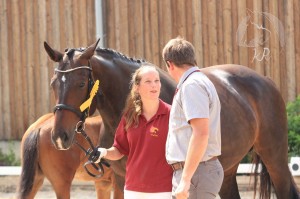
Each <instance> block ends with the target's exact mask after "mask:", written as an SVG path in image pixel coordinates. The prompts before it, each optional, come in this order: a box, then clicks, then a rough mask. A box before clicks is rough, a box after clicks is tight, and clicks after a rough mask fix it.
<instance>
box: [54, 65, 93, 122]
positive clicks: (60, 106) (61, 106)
mask: <svg viewBox="0 0 300 199" xmlns="http://www.w3.org/2000/svg"><path fill="white" fill-rule="evenodd" d="M79 69H87V70H89V71H92V68H91V67H90V66H80V67H77V68H71V69H68V70H59V69H57V68H56V69H54V71H55V72H59V73H69V72H73V71H75V70H79ZM88 81H89V83H88V95H89V93H90V91H91V89H92V87H93V84H94V80H93V78H92V75H91V72H90V74H89V80H88ZM88 98H89V96H87V97H86V99H88ZM63 109H65V110H69V111H71V112H73V113H75V114H76V115H77V116H78V117H79V118H80V120H81V121H82V122H84V121H85V119H86V118H87V117H88V116H89V108H87V109H86V110H84V111H83V112H81V111H80V109H78V108H74V107H73V106H70V105H67V104H56V105H55V106H54V109H53V112H54V113H55V112H56V111H57V110H63Z"/></svg>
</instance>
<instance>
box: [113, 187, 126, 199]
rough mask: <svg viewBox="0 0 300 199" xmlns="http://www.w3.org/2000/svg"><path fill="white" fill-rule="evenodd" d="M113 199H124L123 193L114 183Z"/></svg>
mask: <svg viewBox="0 0 300 199" xmlns="http://www.w3.org/2000/svg"><path fill="white" fill-rule="evenodd" d="M114 199H124V192H123V190H122V189H120V187H119V186H118V185H117V184H115V183H114Z"/></svg>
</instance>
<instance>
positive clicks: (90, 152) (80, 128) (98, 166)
mask: <svg viewBox="0 0 300 199" xmlns="http://www.w3.org/2000/svg"><path fill="white" fill-rule="evenodd" d="M84 127H85V126H84V123H83V122H81V121H79V122H78V123H77V125H76V130H75V132H76V133H78V134H81V135H82V136H83V137H84V139H85V140H86V141H87V142H88V143H89V145H90V148H88V149H87V150H86V149H85V148H84V147H83V146H81V145H80V144H79V143H78V142H77V140H76V139H75V144H76V145H77V146H78V147H79V148H80V149H81V150H82V151H84V153H85V157H88V161H87V162H86V163H84V165H83V167H84V169H85V171H86V172H87V173H88V174H89V175H90V176H92V177H95V178H100V177H102V176H103V175H104V169H103V164H104V165H105V166H106V167H110V165H109V163H108V162H106V161H105V160H104V159H101V160H100V162H99V163H95V162H94V161H93V160H94V158H95V154H96V153H97V151H98V147H99V146H97V147H94V145H93V143H92V141H91V139H90V137H89V136H88V135H87V134H86V132H85V131H84ZM89 165H91V166H92V167H93V168H94V169H95V170H96V171H98V172H99V174H93V173H92V172H91V171H90V170H89V169H88V166H89Z"/></svg>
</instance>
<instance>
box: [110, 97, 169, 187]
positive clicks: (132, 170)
mask: <svg viewBox="0 0 300 199" xmlns="http://www.w3.org/2000/svg"><path fill="white" fill-rule="evenodd" d="M170 108H171V107H170V105H169V104H166V103H165V102H163V101H161V100H160V102H159V108H158V111H157V113H156V114H155V115H154V116H153V117H152V118H151V119H150V120H149V121H146V119H145V117H144V116H143V115H141V116H140V117H139V125H138V127H131V128H129V129H128V130H127V131H126V130H125V118H124V117H122V118H121V121H120V123H119V126H118V128H117V131H116V135H115V141H114V144H113V146H114V147H116V148H117V149H118V150H119V151H120V152H121V153H122V154H124V155H126V156H128V160H127V163H126V178H125V189H126V190H130V191H139V192H148V193H155V192H171V191H172V173H173V171H172V168H171V167H170V165H168V164H167V161H166V158H165V146H166V139H167V133H168V123H169V116H170Z"/></svg>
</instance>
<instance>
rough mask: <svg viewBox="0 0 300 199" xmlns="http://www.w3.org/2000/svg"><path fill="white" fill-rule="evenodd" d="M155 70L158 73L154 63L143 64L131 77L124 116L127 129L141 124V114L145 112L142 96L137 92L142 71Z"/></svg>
mask: <svg viewBox="0 0 300 199" xmlns="http://www.w3.org/2000/svg"><path fill="white" fill-rule="evenodd" d="M149 69H150V70H155V71H157V73H158V70H157V69H156V67H155V66H154V65H151V64H142V66H141V67H140V68H139V69H137V70H136V71H135V72H134V73H133V75H132V78H131V81H130V93H129V95H128V96H127V100H126V104H125V108H124V111H123V113H124V117H125V120H126V125H125V129H126V130H127V129H128V128H129V127H132V126H135V127H137V126H138V125H139V116H140V115H141V114H142V112H143V102H142V100H141V96H140V94H139V93H137V92H136V90H137V86H138V85H140V82H141V79H142V72H143V71H145V70H149Z"/></svg>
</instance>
